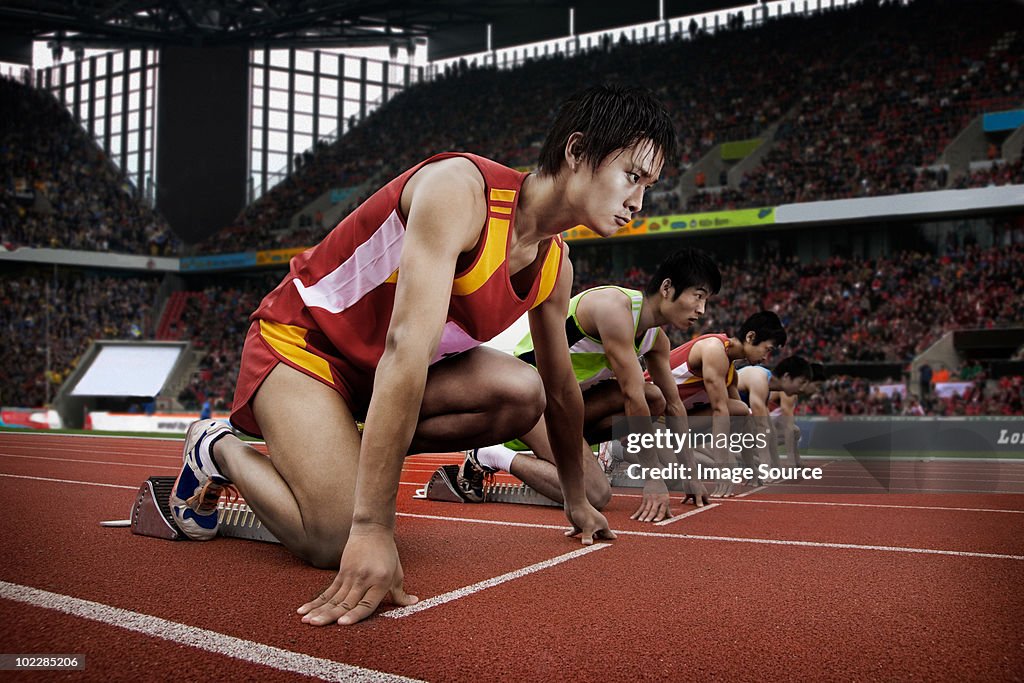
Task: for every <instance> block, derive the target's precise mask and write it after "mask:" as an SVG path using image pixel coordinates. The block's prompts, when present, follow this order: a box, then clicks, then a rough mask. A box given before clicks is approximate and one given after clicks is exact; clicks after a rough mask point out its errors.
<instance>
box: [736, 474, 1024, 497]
mask: <svg viewBox="0 0 1024 683" xmlns="http://www.w3.org/2000/svg"><path fill="white" fill-rule="evenodd" d="M993 483H994V484H995V483H999V484H1001V483H1002V482H993ZM772 487H773V489H774V491H773V493H797V494H805V495H806V494H815V493H820V494H825V493H827V492H826V491H822V490H820V489H847V490H850V489H852V490H853V491H855V492H857V493H1013V494H1020V493H1024V487H1017V488H1011V489H999V490H992V489H994V488H995V486H993V487H992V488H990V489H920V488H907V487H899V486H888V487H886V486H882V484H880V483H879V482H878V481H874V480H869V479H867V478H865V479H864V485H863V486H855V485H853V484H819V483H817V482H814V483H812V484H804V483H800V482H789V483H785V484H783V483H779V484H772ZM787 489H789V490H787ZM794 489H796V490H794ZM750 493H753V491H751V492H750Z"/></svg>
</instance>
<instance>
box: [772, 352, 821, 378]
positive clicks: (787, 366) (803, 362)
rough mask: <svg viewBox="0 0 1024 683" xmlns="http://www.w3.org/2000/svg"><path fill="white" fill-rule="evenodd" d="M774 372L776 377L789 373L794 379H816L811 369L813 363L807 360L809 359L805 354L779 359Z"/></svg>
mask: <svg viewBox="0 0 1024 683" xmlns="http://www.w3.org/2000/svg"><path fill="white" fill-rule="evenodd" d="M772 374H773V375H775V376H776V377H779V378H781V377H782V376H783V375H789V376H790V377H792V378H793V379H800V378H801V377H803V378H805V379H806V380H807V381H808V382H810V381H812V380H813V379H814V371H812V370H811V364H810V363H808V362H807V359H806V358H804V357H803V356H789V357H788V358H783V359H782V360H780V361H779V364H778V365H776V366H775V369H774V370H772Z"/></svg>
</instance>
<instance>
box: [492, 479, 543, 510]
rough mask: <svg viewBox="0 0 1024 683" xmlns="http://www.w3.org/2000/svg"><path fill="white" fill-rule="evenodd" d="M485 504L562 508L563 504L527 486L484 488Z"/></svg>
mask: <svg viewBox="0 0 1024 683" xmlns="http://www.w3.org/2000/svg"><path fill="white" fill-rule="evenodd" d="M484 502H485V503H517V504H519V505H544V506H547V507H554V508H560V507H562V504H561V503H559V502H558V501H556V500H551V499H550V498H548V497H547V496H545V495H544V494H542V493H539V492H537V491H535V490H533V489H532V488H530V487H529V486H527V485H526V484H488V485H487V486H485V487H484Z"/></svg>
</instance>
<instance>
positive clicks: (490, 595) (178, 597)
mask: <svg viewBox="0 0 1024 683" xmlns="http://www.w3.org/2000/svg"><path fill="white" fill-rule="evenodd" d="M179 451H180V441H174V440H146V439H114V438H98V437H96V438H90V437H74V436H59V435H48V434H27V433H25V434H23V433H0V493H2V500H3V501H4V507H3V509H4V512H5V521H4V524H3V525H2V527H0V540H2V548H3V560H2V562H0V567H2V569H0V623H2V624H3V626H2V627H0V632H2V634H3V635H2V646H0V650H2V651H3V652H5V653H26V654H27V653H35V654H42V653H69V654H70V653H75V654H84V655H85V656H86V662H87V664H86V670H85V671H84V672H82V671H78V672H48V673H46V674H41V673H37V672H34V673H15V674H12V673H6V674H5V676H6V677H11V678H12V679H18V678H23V679H25V680H41V677H45V678H46V679H47V680H53V679H64V678H68V679H74V680H111V679H113V680H126V679H138V678H139V677H142V676H144V677H146V679H147V680H167V681H170V680H174V681H181V680H195V679H199V678H206V677H213V676H217V677H225V678H228V679H234V680H274V681H276V680H291V679H293V678H297V677H298V676H300V675H301V676H303V677H308V676H313V677H319V678H325V679H328V680H358V679H360V678H364V679H366V680H387V679H388V676H389V675H395V676H403V677H408V678H415V679H421V680H429V681H472V680H479V679H496V680H509V681H511V680H516V681H521V680H541V681H548V680H637V679H652V680H680V679H687V678H692V679H697V680H741V681H742V680H750V681H755V680H756V681H762V680H766V679H782V680H787V679H812V678H813V679H830V680H850V679H858V680H891V679H897V680H910V679H914V680H940V679H942V680H947V679H956V678H964V679H971V680H993V681H995V680H1014V679H1020V678H1022V677H1024V642H1022V628H1021V627H1022V624H1024V617H1022V615H1024V591H1021V590H1020V586H1022V585H1024V534H1021V533H1020V532H1021V529H1022V528H1024V525H1022V522H1024V497H1022V496H1020V495H1013V494H984V495H982V494H950V495H935V494H870V495H867V494H865V495H829V494H823V493H820V492H819V493H814V494H810V493H807V494H799V495H796V494H791V493H786V492H785V487H768V488H766V489H763V490H759V491H756V492H753V493H751V494H749V495H746V496H745V497H743V498H738V499H732V500H727V501H722V502H720V503H719V504H718V505H716V506H715V507H713V508H710V509H706V510H704V511H702V512H699V513H697V514H693V515H690V516H687V517H685V518H680V519H677V520H675V521H673V522H672V523H671V524H665V525H651V524H641V523H638V522H633V521H631V520H629V515H630V513H631V512H632V511H633V509H634V508H635V506H636V505H637V502H638V500H639V499H638V497H637V494H638V493H639V491H638V490H637V489H620V490H618V491H617V495H616V496H615V498H614V499H613V501H612V503H611V504H610V506H609V508H608V510H607V511H606V513H607V515H608V518H609V520H610V521H611V522H612V525H613V527H614V528H615V529H616V530H617V531H619V532H620V536H619V539H618V540H617V541H615V542H614V543H612V544H603V545H600V546H597V547H596V549H594V550H586V549H584V548H583V547H582V546H581V545H580V544H579V541H578V540H575V539H567V538H564V537H563V536H562V534H561V531H560V530H561V529H563V528H564V527H565V520H564V517H563V516H562V513H561V511H560V510H558V509H552V508H539V507H530V506H520V505H498V504H486V505H460V504H454V503H439V502H433V501H425V500H414V499H413V498H412V493H413V491H414V490H415V488H416V486H417V485H422V484H423V483H424V482H425V481H426V480H427V478H428V477H429V475H430V472H431V471H432V470H433V469H434V468H435V467H436V466H437V465H438V464H441V463H445V462H454V461H455V460H456V459H457V458H456V456H452V455H431V456H416V457H414V458H410V459H409V460H408V461H407V466H406V468H405V470H404V472H403V477H402V481H403V482H404V483H403V486H402V488H401V491H400V504H399V510H400V515H401V516H400V518H399V520H398V542H399V550H400V552H401V554H402V560H403V564H404V566H405V569H406V588H407V589H408V590H409V591H410V592H412V593H415V594H417V595H419V596H420V598H421V600H423V601H424V603H423V604H424V605H426V606H428V608H427V609H422V610H421V611H418V612H415V613H412V614H409V615H407V616H403V617H401V618H392V617H391V616H387V615H386V614H384V615H382V614H378V615H377V616H375V617H373V618H372V619H370V620H368V621H366V622H364V623H362V624H359V625H356V626H354V627H347V628H343V627H329V628H320V629H317V628H313V627H309V626H305V625H303V624H301V623H299V618H298V616H297V615H296V614H295V608H296V607H298V605H300V604H301V603H303V602H305V601H306V600H308V599H309V598H311V597H312V596H314V595H315V594H316V593H317V592H318V591H319V590H321V589H322V588H323V587H324V586H325V585H326V584H327V583H329V582H330V580H331V579H332V577H333V572H329V571H322V570H316V569H312V568H310V567H307V566H305V565H303V564H302V563H300V562H298V561H297V560H295V559H294V558H292V557H291V556H290V555H289V554H288V553H287V552H286V551H285V550H284V549H283V548H281V547H280V546H276V545H270V544H262V543H256V542H249V541H242V540H237V539H218V540H216V541H214V542H211V543H170V542H165V541H159V540H156V539H150V538H144V537H139V536H133V535H132V534H131V533H129V532H128V531H127V530H126V529H112V528H103V527H100V526H99V525H98V522H99V521H101V520H107V519H123V518H126V517H127V516H128V512H129V510H130V508H131V504H132V501H133V500H134V496H135V491H136V490H137V488H138V486H139V484H140V483H141V482H142V481H143V480H144V479H145V478H146V477H147V476H150V475H170V474H173V473H174V471H175V466H176V463H177V462H178V461H179V458H180V455H179ZM1007 467H1009V466H1007V465H1002V466H1001V470H1000V472H1001V475H1000V476H1001V477H1002V478H1003V479H1004V480H1005V479H1006V478H1007V477H1008V476H1012V475H1013V474H1014V472H1008V470H1007ZM1016 468H1017V469H1016V472H1019V473H1020V474H1019V475H1016V476H1017V477H1018V478H1020V479H1024V476H1021V475H1024V467H1020V466H1016ZM954 469H955V468H954ZM1012 469H1013V468H1011V470H1012ZM978 472H979V470H977V469H975V470H973V473H972V475H971V476H972V477H978V476H981V475H980V474H978ZM947 474H948V473H945V474H943V476H947ZM954 474H955V472H954ZM692 509H693V508H683V507H682V506H680V505H678V504H676V506H675V511H676V512H677V513H681V512H684V511H685V510H692ZM556 558H557V559H560V560H561V562H560V563H558V564H552V565H550V566H547V565H545V564H543V563H545V562H548V561H551V560H553V559H556ZM496 578H498V579H500V580H499V581H497V582H495V583H496V584H497V585H493V586H490V587H487V588H483V589H472V590H466V589H467V587H473V586H474V585H475V584H479V583H481V582H486V581H493V580H495V579H496ZM438 596H444V597H446V598H449V600H448V601H447V602H443V603H441V604H437V605H435V606H429V605H431V604H433V602H432V600H431V599H434V598H437V597H438ZM390 609H391V608H390V607H386V608H383V609H382V610H381V611H382V612H384V613H386V612H387V611H388V610H390ZM392 616H393V615H392Z"/></svg>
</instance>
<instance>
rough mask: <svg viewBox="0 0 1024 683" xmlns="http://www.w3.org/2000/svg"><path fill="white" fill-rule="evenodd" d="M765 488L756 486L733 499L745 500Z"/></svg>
mask: <svg viewBox="0 0 1024 683" xmlns="http://www.w3.org/2000/svg"><path fill="white" fill-rule="evenodd" d="M826 464H827V463H826ZM765 488H767V487H765V486H758V487H757V488H754V489H750V490H749V491H746V492H744V493H740V494H737V495H735V496H733V498H746V497H747V496H749V495H750V494H751V493H757V492H758V491H763V490H764V489H765Z"/></svg>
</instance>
